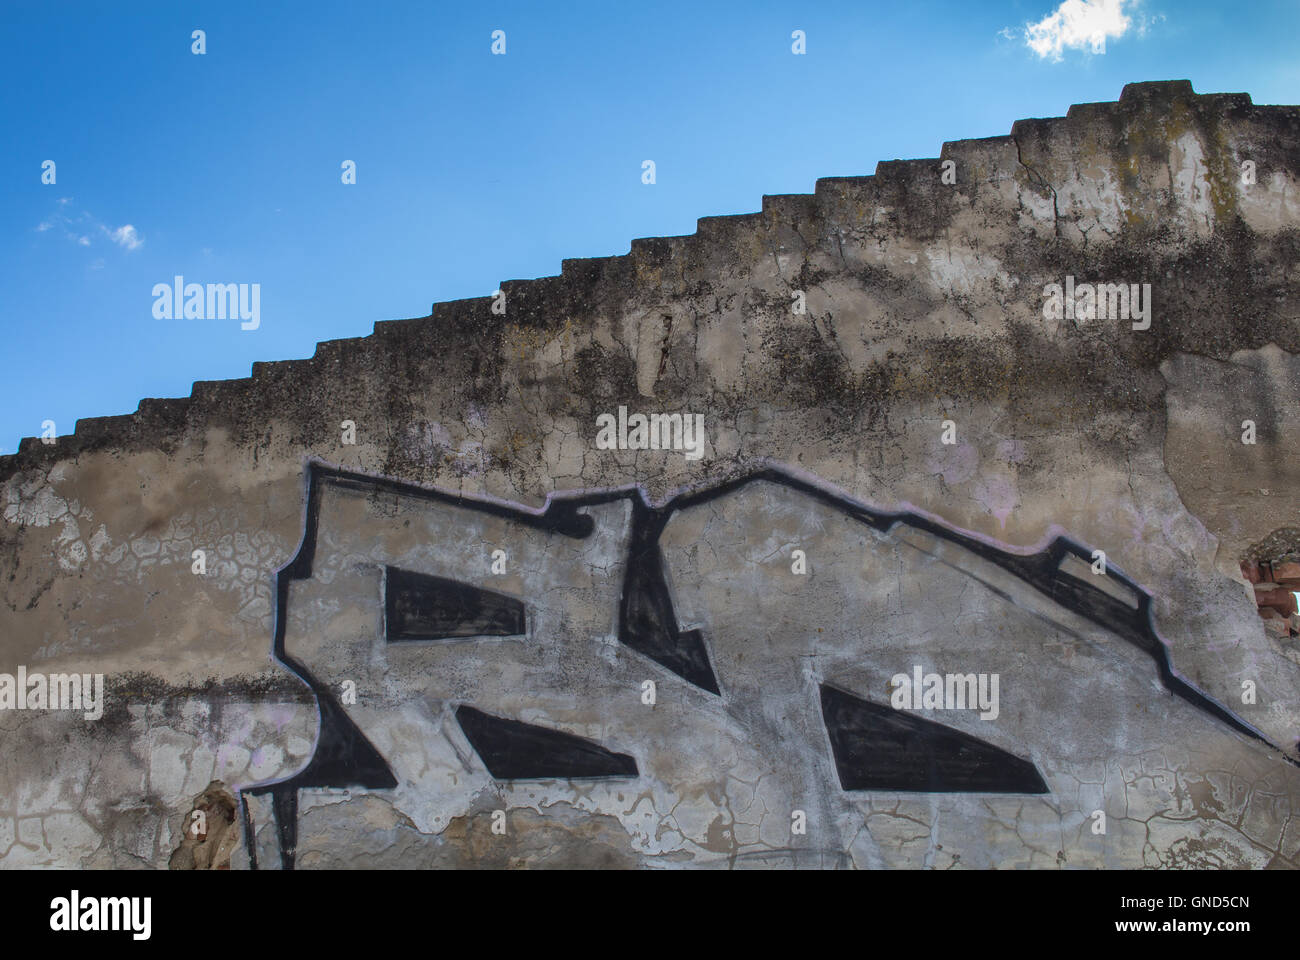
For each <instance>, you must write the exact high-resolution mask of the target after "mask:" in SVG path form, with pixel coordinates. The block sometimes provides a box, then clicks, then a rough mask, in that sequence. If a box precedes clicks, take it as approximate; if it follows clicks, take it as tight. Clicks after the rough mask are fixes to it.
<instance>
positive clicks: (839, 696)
mask: <svg viewBox="0 0 1300 960" xmlns="http://www.w3.org/2000/svg"><path fill="white" fill-rule="evenodd" d="M821 693H822V719H823V721H824V722H825V723H826V733H827V735H828V736H829V737H830V741H831V754H832V755H833V756H834V757H835V769H836V771H837V772H838V773H839V776H840V786H841V787H843V788H844V789H845V790H900V791H911V792H919V793H1047V784H1046V783H1044V782H1043V778H1042V777H1041V776H1040V775H1039V773H1038V769H1037V768H1036V767H1035V766H1034V765H1033V764H1032V763H1030V762H1029V761H1028V760H1022V759H1020V757H1017V756H1013V755H1012V754H1010V753H1007V752H1006V751H1005V750H1001V749H999V748H997V747H995V746H993V745H992V744H991V743H985V742H984V741H983V740H980V739H979V738H977V737H972V736H971V735H970V734H968V733H962V732H961V731H960V730H954V729H952V728H951V727H946V726H944V725H943V724H941V723H935V722H934V721H933V720H926V719H924V718H923V717H918V716H916V715H915V714H911V713H908V712H906V711H904V710H895V709H894V708H893V707H887V706H883V705H880V704H875V703H871V702H870V701H867V700H862V699H859V698H858V697H855V696H853V695H852V694H849V693H845V692H844V691H843V690H837V689H835V688H834V687H830V686H827V685H826V684H822V687H821Z"/></svg>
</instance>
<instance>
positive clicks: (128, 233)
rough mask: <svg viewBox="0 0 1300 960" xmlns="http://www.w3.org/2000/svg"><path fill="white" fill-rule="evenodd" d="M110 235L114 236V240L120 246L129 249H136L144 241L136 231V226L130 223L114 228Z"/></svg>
mask: <svg viewBox="0 0 1300 960" xmlns="http://www.w3.org/2000/svg"><path fill="white" fill-rule="evenodd" d="M109 236H110V237H112V238H113V242H114V243H116V244H117V245H118V246H119V247H125V248H126V249H128V250H134V249H135V248H136V247H138V246H140V244H142V243H144V240H142V239H141V238H140V235H139V234H138V233H136V232H135V227H133V226H131V224H129V223H128V224H126V225H125V226H121V227H118V228H117V229H116V230H113V231H112V232H110V233H109Z"/></svg>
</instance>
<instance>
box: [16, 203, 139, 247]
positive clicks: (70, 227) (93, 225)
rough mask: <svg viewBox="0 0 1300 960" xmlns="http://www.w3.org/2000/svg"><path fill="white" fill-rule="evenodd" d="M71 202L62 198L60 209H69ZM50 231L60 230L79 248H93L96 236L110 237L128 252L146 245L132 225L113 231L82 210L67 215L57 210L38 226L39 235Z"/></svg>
mask: <svg viewBox="0 0 1300 960" xmlns="http://www.w3.org/2000/svg"><path fill="white" fill-rule="evenodd" d="M71 200H72V198H71V197H60V198H59V200H58V204H59V207H61V208H67V207H68V204H69V203H70V202H71ZM50 230H60V231H61V232H62V233H63V235H64V236H65V237H67V238H68V239H69V240H71V241H72V242H73V243H75V244H76V245H77V246H79V247H89V246H92V245H93V243H94V241H93V240H92V239H91V238H92V237H96V236H105V237H108V239H110V240H112V241H113V242H114V243H116V244H117V245H118V246H119V247H121V248H122V249H123V250H127V251H131V250H136V249H139V248H140V247H141V246H143V245H144V237H142V236H140V231H138V230H136V228H135V227H134V226H132V225H131V224H129V223H127V224H123V225H122V226H120V227H118V228H117V229H113V228H111V227H109V226H108V225H107V224H105V223H102V222H100V221H99V220H98V219H97V218H96V217H94V216H93V215H92V214H91V213H90V211H88V210H82V211H80V212H79V213H74V212H73V211H72V210H68V212H66V213H65V212H63V211H62V210H56V211H55V212H54V213H53V214H51V215H50V217H49V218H48V219H46V220H42V221H41V222H40V223H38V224H37V225H36V232H37V233H47V232H48V231H50Z"/></svg>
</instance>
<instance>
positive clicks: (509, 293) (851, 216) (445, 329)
mask: <svg viewBox="0 0 1300 960" xmlns="http://www.w3.org/2000/svg"><path fill="white" fill-rule="evenodd" d="M1297 141H1300V107H1295V106H1270V105H1255V104H1254V103H1253V101H1252V100H1251V97H1250V96H1249V95H1248V94H1242V93H1224V94H1200V95H1198V94H1196V93H1195V92H1194V91H1193V89H1192V86H1191V84H1190V82H1188V81H1185V80H1179V81H1168V82H1154V83H1132V84H1127V85H1126V86H1125V87H1124V88H1123V90H1122V92H1121V94H1120V97H1119V100H1118V101H1114V102H1100V103H1081V104H1075V105H1073V106H1071V107H1070V109H1069V110H1068V111H1067V113H1066V115H1065V116H1064V117H1054V118H1031V119H1022V120H1018V121H1016V122H1015V123H1014V124H1013V125H1012V128H1011V132H1010V134H1009V135H1000V136H992V137H985V138H977V139H964V140H956V141H949V142H946V143H944V144H943V146H942V149H941V151H940V154H939V156H938V157H932V158H921V159H911V160H885V161H881V162H880V163H879V164H878V165H877V167H876V170H875V173H874V174H873V175H871V176H831V177H822V178H820V179H818V180H817V181H816V184H815V186H814V190H813V192H812V193H809V194H777V195H767V196H764V197H762V200H761V205H760V209H759V210H758V211H757V212H751V213H741V214H734V215H723V216H705V217H701V218H700V219H699V220H698V222H697V226H696V231H695V233H694V234H691V235H684V236H668V237H646V238H637V239H634V240H632V241H631V243H630V245H629V251H628V253H626V254H621V255H613V256H605V257H590V258H575V259H566V260H564V261H562V264H561V270H560V273H559V274H558V275H556V276H551V277H540V278H536V279H528V280H525V279H520V280H507V281H504V282H502V283H501V285H500V289H501V291H502V292H503V293H504V294H505V296H506V300H507V303H508V309H507V312H506V314H505V315H504V316H501V315H499V314H497V313H494V312H493V310H492V306H493V303H494V300H495V298H494V297H493V296H484V297H474V298H467V299H463V300H458V301H449V302H445V303H439V304H435V305H434V306H433V308H432V310H431V311H430V313H429V314H427V315H425V316H420V317H411V318H405V319H395V320H386V321H379V322H376V323H375V324H374V327H373V332H372V333H371V334H370V335H368V336H365V337H352V338H343V339H339V340H331V341H323V342H322V343H320V344H318V345H317V347H316V349H315V352H314V353H313V355H312V356H311V357H309V358H300V359H292V360H281V361H267V362H262V361H259V362H256V363H254V364H253V365H252V369H251V370H250V376H249V377H247V378H239V379H233V380H225V381H196V382H195V383H194V386H193V389H192V391H191V393H190V396H189V397H188V398H177V399H171V400H164V399H147V400H144V401H142V402H141V404H140V406H139V408H138V409H137V410H136V411H135V412H134V413H132V414H126V415H120V416H110V417H94V418H85V419H81V420H79V421H77V425H76V430H75V432H74V433H73V434H71V435H64V436H61V437H59V438H57V440H56V442H55V443H53V444H50V443H45V442H42V441H41V440H40V439H38V438H30V437H29V438H25V439H24V440H23V441H22V442H21V444H20V445H19V450H18V452H17V453H16V454H12V455H9V456H3V457H0V477H4V476H9V475H12V474H13V473H14V472H15V471H17V470H20V469H26V468H30V467H40V466H42V465H48V464H50V463H53V462H55V461H57V460H59V459H63V458H67V457H72V456H76V455H77V454H79V453H81V452H85V451H90V450H96V449H100V448H104V447H111V446H114V445H118V446H123V447H140V446H146V447H156V448H159V449H168V448H171V447H173V446H175V444H177V443H179V442H182V441H184V440H186V438H191V439H192V438H194V437H195V436H197V435H199V434H201V433H202V432H203V431H204V430H205V429H206V428H207V427H209V426H212V425H227V426H232V425H233V426H237V425H238V424H239V421H240V420H241V418H242V419H247V420H249V421H250V424H249V425H246V426H245V427H244V428H241V432H244V433H247V432H248V431H249V430H251V429H252V425H251V421H252V420H254V419H256V421H257V423H258V424H262V423H264V422H265V421H266V420H267V419H268V418H273V417H274V416H275V415H276V411H275V409H274V408H275V407H276V405H277V404H280V403H286V404H290V405H293V406H295V407H296V408H298V409H305V408H306V407H307V406H308V405H305V404H304V398H310V397H313V396H325V397H337V396H340V395H341V394H340V393H339V391H340V390H341V389H342V387H340V386H339V384H344V385H347V384H350V383H351V382H352V379H353V377H352V373H353V372H355V370H359V369H362V368H364V367H365V366H366V365H374V364H377V363H378V364H382V365H384V366H385V367H386V368H391V370H392V371H393V374H394V375H395V376H397V375H402V373H403V371H408V370H413V369H414V367H413V366H412V365H413V363H414V362H415V359H416V358H419V357H424V356H428V355H434V356H438V355H441V354H442V353H446V352H447V351H448V350H452V352H453V353H454V354H455V358H458V359H454V358H453V359H447V360H445V361H443V362H444V363H447V364H452V366H448V367H447V368H446V373H447V374H448V375H459V376H477V377H479V378H480V379H482V378H483V377H484V376H487V375H488V374H489V373H491V372H492V371H493V370H495V366H494V363H493V362H491V360H492V358H491V357H489V356H488V353H489V352H490V351H491V350H493V349H495V345H496V344H498V343H499V342H500V340H501V339H502V338H503V337H505V336H507V335H511V336H513V335H514V334H513V333H512V331H513V332H524V331H529V330H535V331H544V330H547V329H551V328H555V327H558V326H560V325H563V324H571V323H574V322H575V321H576V322H585V321H586V320H589V319H590V318H592V317H593V316H596V315H599V314H602V313H605V314H615V313H618V312H619V311H621V310H622V309H623V307H624V301H625V300H626V291H627V290H628V289H630V288H632V287H634V286H639V287H641V288H642V289H643V291H644V290H653V289H660V290H662V294H656V295H655V296H656V297H658V296H661V297H662V298H667V299H672V298H675V297H678V296H682V295H686V293H689V291H691V290H694V289H697V288H699V286H700V283H701V281H702V280H707V279H708V277H709V276H711V275H712V274H713V273H716V272H717V271H718V270H719V269H720V267H719V264H722V265H723V266H722V268H721V269H725V270H726V271H727V272H729V273H731V274H733V275H737V276H742V277H743V276H744V275H745V274H746V273H747V272H752V273H754V275H755V276H759V275H762V276H769V277H770V276H771V274H772V270H773V267H772V263H771V255H772V253H773V252H778V251H779V252H781V253H782V254H785V255H789V254H791V253H792V252H793V253H795V255H797V252H799V251H802V252H803V253H804V255H805V256H811V255H812V254H814V253H817V252H820V253H822V254H827V255H829V256H830V257H831V258H832V259H834V258H840V259H841V261H842V262H843V263H844V265H845V267H849V268H851V269H854V270H856V271H857V274H858V275H860V276H861V275H865V274H864V273H863V266H862V263H861V261H859V262H858V263H856V264H853V263H852V257H853V256H854V253H853V252H852V250H851V248H850V241H851V240H852V239H853V236H852V235H853V234H854V233H857V234H859V235H860V236H859V238H858V242H861V235H867V234H869V237H870V240H871V242H872V243H874V244H876V245H879V244H881V243H884V242H887V241H889V240H890V239H891V238H897V239H902V240H905V241H907V242H909V243H913V244H917V243H920V244H924V243H929V242H937V241H939V240H940V239H941V238H944V237H946V236H947V232H948V231H949V229H950V227H951V224H952V222H953V218H954V217H957V216H958V215H960V214H961V211H962V210H964V209H974V210H977V211H979V213H980V215H981V216H983V217H986V218H987V217H990V216H995V215H996V216H1005V217H1007V218H1010V219H1013V220H1015V221H1016V222H1017V223H1018V227H1019V229H1020V230H1021V231H1024V230H1029V232H1030V235H1031V236H1032V237H1036V242H1039V243H1048V244H1063V245H1065V246H1064V247H1063V248H1062V252H1061V254H1060V255H1058V256H1056V257H1055V259H1056V260H1057V261H1060V262H1070V258H1076V259H1077V256H1076V254H1075V253H1073V252H1071V251H1075V250H1076V247H1078V248H1086V249H1090V250H1096V249H1097V247H1096V246H1095V245H1094V246H1093V247H1091V248H1088V247H1087V244H1088V242H1089V238H1097V237H1099V236H1102V235H1106V236H1109V237H1111V238H1112V239H1113V238H1114V237H1115V236H1118V235H1120V234H1121V233H1123V232H1124V231H1137V233H1138V234H1139V235H1145V234H1149V233H1152V232H1153V231H1157V230H1161V229H1166V230H1167V228H1168V223H1169V222H1170V211H1171V210H1175V209H1177V210H1178V211H1179V212H1180V214H1181V215H1184V216H1186V215H1187V210H1186V209H1183V208H1179V207H1178V204H1180V203H1181V204H1183V207H1186V206H1187V204H1188V203H1189V202H1190V201H1189V200H1188V199H1187V198H1186V197H1180V196H1179V195H1178V193H1177V191H1178V189H1180V187H1179V185H1178V184H1177V183H1175V184H1172V185H1171V184H1170V172H1169V163H1168V157H1169V155H1170V151H1171V150H1182V151H1184V152H1187V153H1189V154H1190V156H1189V158H1188V159H1187V163H1188V164H1189V169H1195V164H1196V163H1203V164H1204V166H1205V167H1206V169H1207V170H1208V171H1209V175H1210V177H1211V184H1210V189H1209V191H1208V193H1209V200H1208V202H1207V203H1208V205H1207V207H1206V209H1205V210H1202V211H1194V213H1195V214H1196V216H1199V217H1200V218H1201V220H1202V221H1203V223H1202V224H1200V225H1198V224H1197V223H1196V222H1194V221H1195V217H1192V218H1190V219H1187V223H1189V224H1190V225H1191V226H1190V227H1188V229H1190V230H1192V231H1193V232H1195V231H1197V230H1199V231H1200V233H1201V235H1207V234H1208V233H1210V232H1212V231H1213V230H1214V229H1215V225H1216V224H1217V223H1222V222H1225V221H1231V220H1232V219H1233V218H1240V217H1244V218H1246V221H1247V223H1248V225H1251V226H1255V225H1258V224H1263V225H1264V226H1266V227H1269V228H1271V229H1288V224H1289V223H1291V221H1292V220H1294V217H1293V216H1292V213H1293V208H1294V205H1295V204H1296V200H1295V198H1294V185H1295V184H1296V182H1297V181H1300V146H1298V143H1297ZM1198 151H1199V153H1198ZM1094 154H1095V155H1097V156H1098V157H1100V159H1101V160H1104V161H1105V162H1106V163H1109V164H1111V165H1112V166H1114V168H1115V170H1116V171H1118V172H1117V174H1116V184H1117V189H1118V193H1117V197H1118V199H1117V198H1116V196H1112V197H1106V198H1105V200H1106V203H1109V204H1110V206H1111V207H1112V208H1114V207H1115V206H1116V204H1118V205H1119V211H1118V212H1117V211H1116V210H1115V209H1109V210H1106V209H1099V208H1098V207H1099V200H1098V198H1097V196H1095V195H1094V194H1095V189H1094V187H1093V186H1092V185H1090V184H1088V183H1085V182H1083V177H1082V175H1081V174H1080V173H1079V168H1080V165H1081V164H1087V163H1092V162H1093V160H1094V157H1093V156H1092V155H1094ZM1245 160H1251V161H1253V162H1255V163H1257V164H1258V165H1259V167H1260V169H1261V178H1262V179H1261V186H1264V185H1265V183H1266V184H1267V187H1266V189H1261V190H1260V191H1258V192H1257V193H1256V194H1254V195H1253V196H1245V195H1243V194H1241V193H1240V192H1239V191H1238V190H1237V189H1236V187H1235V185H1234V183H1235V181H1234V178H1235V177H1236V176H1237V173H1238V168H1239V167H1240V165H1241V164H1242V162H1243V161H1245ZM946 161H954V162H955V164H956V169H955V182H953V183H945V182H944V181H943V170H944V163H945V162H946ZM1090 191H1091V192H1090ZM1270 191H1271V192H1270ZM1277 198H1281V199H1280V200H1279V199H1277ZM1269 204H1273V206H1269ZM1278 204H1280V207H1278ZM1288 204H1291V205H1292V206H1287V205H1288ZM1275 207H1277V208H1278V209H1280V210H1281V212H1280V213H1277V212H1275V209H1274V208H1275ZM1108 218H1109V219H1108ZM1094 226H1100V227H1101V230H1100V232H1098V233H1094V232H1092V229H1093V227H1094ZM1289 229H1294V224H1291V226H1290V227H1289ZM825 259H826V258H825V257H823V260H825ZM711 272H712V273H711ZM781 273H782V278H784V279H786V280H788V277H789V275H788V274H787V273H786V271H785V269H784V268H782V270H781ZM651 299H655V297H651ZM760 299H761V298H760ZM475 358H477V359H475ZM456 363H459V364H460V365H461V367H464V368H465V369H461V368H459V367H455V364H456ZM475 370H477V371H478V372H477V373H474V372H473V371H475ZM324 377H328V378H329V380H330V383H331V384H332V385H333V389H325V388H324V387H323V386H322V382H321V381H322V378H324ZM480 387H481V385H480ZM259 429H261V427H259Z"/></svg>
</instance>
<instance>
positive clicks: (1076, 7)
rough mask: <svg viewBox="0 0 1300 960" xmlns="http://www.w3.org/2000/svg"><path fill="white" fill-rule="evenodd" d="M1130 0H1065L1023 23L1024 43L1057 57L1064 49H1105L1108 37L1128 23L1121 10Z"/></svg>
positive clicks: (1120, 32)
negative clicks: (1039, 18) (1045, 12)
mask: <svg viewBox="0 0 1300 960" xmlns="http://www.w3.org/2000/svg"><path fill="white" fill-rule="evenodd" d="M1126 4H1129V5H1131V4H1132V0H1065V2H1064V3H1062V4H1061V5H1060V6H1059V7H1057V8H1056V11H1055V12H1054V13H1051V14H1048V15H1047V16H1046V17H1044V18H1043V19H1042V20H1039V21H1038V22H1037V23H1030V24H1026V25H1025V43H1026V44H1027V45H1028V46H1029V49H1031V50H1033V51H1034V53H1036V54H1038V55H1039V56H1040V57H1042V58H1043V59H1045V60H1046V59H1048V58H1050V59H1052V60H1054V61H1059V60H1060V59H1061V53H1062V51H1064V50H1066V49H1067V48H1068V49H1073V50H1087V51H1089V52H1091V53H1105V52H1106V39H1107V38H1108V37H1114V38H1118V37H1122V36H1124V34H1125V33H1126V32H1127V31H1128V28H1129V26H1130V25H1131V24H1132V20H1130V19H1129V18H1128V17H1127V16H1126V15H1125V13H1124V7H1125V5H1126Z"/></svg>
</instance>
